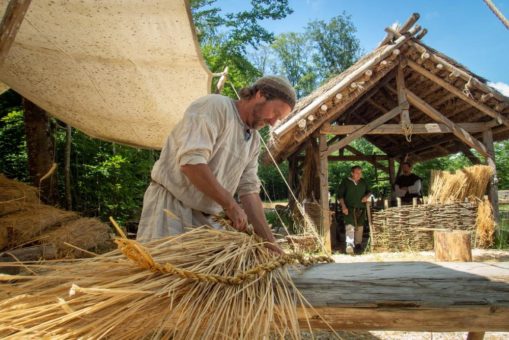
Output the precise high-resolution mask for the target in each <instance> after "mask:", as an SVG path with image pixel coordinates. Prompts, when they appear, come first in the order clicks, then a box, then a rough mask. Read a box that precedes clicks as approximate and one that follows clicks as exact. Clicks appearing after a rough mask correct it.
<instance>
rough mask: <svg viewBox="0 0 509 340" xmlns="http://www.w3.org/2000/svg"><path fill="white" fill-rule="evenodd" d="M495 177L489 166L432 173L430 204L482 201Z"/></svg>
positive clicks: (475, 166)
mask: <svg viewBox="0 0 509 340" xmlns="http://www.w3.org/2000/svg"><path fill="white" fill-rule="evenodd" d="M492 176H493V169H492V168H491V167H489V166H487V165H474V166H471V167H467V168H464V169H461V170H458V171H456V172H455V173H451V172H448V171H435V170H433V171H431V180H430V189H429V197H428V202H429V203H442V204H444V203H452V202H457V201H464V200H465V199H473V198H478V199H481V198H482V197H483V195H484V193H485V192H486V187H487V186H488V183H489V182H490V180H491V177H492Z"/></svg>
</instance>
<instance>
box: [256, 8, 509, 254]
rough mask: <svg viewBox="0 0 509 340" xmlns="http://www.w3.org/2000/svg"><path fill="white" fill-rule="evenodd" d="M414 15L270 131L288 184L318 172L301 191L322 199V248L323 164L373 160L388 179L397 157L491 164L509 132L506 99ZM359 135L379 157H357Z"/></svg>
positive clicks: (326, 216)
mask: <svg viewBox="0 0 509 340" xmlns="http://www.w3.org/2000/svg"><path fill="white" fill-rule="evenodd" d="M418 18H419V15H418V14H413V15H412V16H411V17H410V18H409V19H408V20H407V21H406V22H405V23H404V24H403V25H401V26H399V27H397V28H387V29H386V32H387V36H386V37H385V38H384V40H383V41H382V42H381V43H380V45H379V47H378V48H376V49H375V50H374V51H372V52H370V53H368V54H367V55H365V56H363V57H362V58H361V59H360V60H359V61H358V62H357V63H355V64H354V65H353V66H351V67H350V68H348V69H347V70H346V71H344V72H343V73H341V74H340V75H338V76H336V77H334V78H332V79H331V80H330V81H328V82H327V83H326V84H324V85H323V86H321V87H320V88H318V89H317V90H315V91H314V92H313V93H311V94H310V95H309V96H307V97H305V98H302V99H301V100H300V101H299V102H298V103H297V105H296V107H295V109H294V111H293V112H292V113H291V114H290V115H289V116H288V117H287V118H286V119H285V120H284V121H281V122H280V123H279V124H278V125H277V126H275V127H274V128H273V129H272V130H271V141H270V143H269V146H268V151H269V152H270V155H269V153H267V152H266V153H265V156H264V157H265V161H269V160H270V156H272V157H273V158H274V161H275V162H281V161H283V160H285V159H288V160H289V172H290V173H289V177H290V178H289V183H290V186H291V187H292V190H293V189H295V188H296V187H297V186H298V185H299V184H298V183H299V179H298V173H299V171H300V170H302V168H304V167H307V166H308V167H309V166H311V167H313V168H314V169H315V170H316V171H312V172H308V173H316V174H317V176H315V177H314V184H312V185H311V186H312V187H314V188H315V189H316V190H309V189H308V190H307V191H308V192H313V193H312V194H311V195H313V196H314V198H316V199H317V200H319V201H320V204H321V209H322V211H321V221H320V224H321V230H322V232H323V235H324V238H325V244H326V246H328V247H329V249H330V245H331V240H330V213H329V205H328V195H329V190H328V170H327V168H328V166H327V165H328V161H341V160H363V161H368V162H371V163H373V164H376V166H377V167H378V168H379V169H381V170H383V171H386V172H387V173H388V174H389V177H390V179H391V183H393V181H394V177H395V171H394V164H395V161H401V160H404V159H410V160H412V161H414V162H419V161H425V160H430V159H434V158H437V157H441V156H446V155H449V154H454V153H458V152H463V153H464V154H465V156H467V157H468V159H469V160H470V161H471V162H472V163H474V164H479V163H481V162H485V163H487V164H489V165H490V166H491V167H493V168H494V169H495V170H496V163H495V158H494V149H493V142H494V141H500V140H504V139H506V138H507V137H508V136H509V98H508V97H505V96H503V95H502V94H500V93H499V92H498V91H496V90H495V89H493V88H492V87H490V86H488V85H487V84H486V80H485V79H483V78H481V77H479V76H477V75H475V74H473V73H472V72H470V71H469V70H468V69H467V68H466V67H464V66H463V65H461V64H459V63H457V62H456V61H454V60H452V59H451V58H449V57H447V56H445V55H443V54H441V53H440V52H438V51H436V50H434V49H432V48H430V47H429V46H426V45H425V44H424V43H422V41H421V38H422V37H423V36H424V35H425V34H426V32H427V31H426V29H423V28H421V27H420V26H419V25H417V24H416V21H417V20H418ZM361 137H363V138H365V139H367V140H368V141H369V142H370V143H372V144H373V145H375V146H376V147H377V148H379V149H380V150H381V151H382V152H383V153H384V155H364V154H362V153H361V152H359V151H358V150H356V149H354V148H353V147H351V146H350V145H349V144H350V143H351V142H352V141H353V140H355V139H358V138H361ZM472 149H473V150H475V151H477V153H478V154H479V155H481V156H482V158H483V159H479V158H478V157H477V156H476V155H475V154H474V153H473V152H472V151H471V150H472ZM344 150H348V151H349V152H348V153H349V154H348V155H345V154H344ZM304 155H305V156H304ZM381 160H384V161H388V162H387V163H386V164H388V166H386V165H384V164H381V163H380V161H381ZM306 162H311V163H313V164H311V165H310V164H306ZM299 169H300V170H299ZM495 174H496V172H495ZM306 180H308V181H309V179H306ZM311 181H312V182H313V179H312V180H311ZM496 182H497V181H496V175H495V176H494V180H493V181H492V183H491V185H490V189H489V197H490V200H491V201H492V204H493V206H494V207H495V211H497V208H498V202H497V185H496ZM301 184H302V183H301ZM301 186H302V185H301ZM301 190H303V188H302V187H301ZM304 190H306V189H304ZM495 217H496V218H498V215H497V214H496V216H495Z"/></svg>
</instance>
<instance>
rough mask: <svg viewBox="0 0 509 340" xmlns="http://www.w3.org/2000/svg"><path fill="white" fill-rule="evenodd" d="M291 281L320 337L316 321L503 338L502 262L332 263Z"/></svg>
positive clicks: (506, 304)
mask: <svg viewBox="0 0 509 340" xmlns="http://www.w3.org/2000/svg"><path fill="white" fill-rule="evenodd" d="M292 277H293V279H294V282H295V284H296V286H297V287H298V288H299V290H300V291H301V292H302V293H303V295H304V296H305V297H306V299H307V300H308V301H309V302H310V303H311V305H312V306H313V307H314V309H315V310H316V312H317V313H313V312H311V325H312V327H313V328H314V329H328V327H327V325H326V324H325V323H324V322H323V321H322V319H321V318H320V317H318V315H317V314H319V315H321V316H322V317H323V318H324V319H325V320H326V321H327V322H328V323H329V324H330V325H331V326H332V327H333V328H334V329H335V330H395V331H422V332H424V331H426V332H427V331H434V332H449V331H468V332H481V333H477V336H478V337H476V334H475V333H471V334H469V338H471V339H473V338H482V334H483V333H482V332H485V331H509V262H493V263H476V262H468V263H429V262H377V263H367V262H364V263H333V264H324V265H317V266H313V267H311V268H308V269H305V270H303V271H302V272H300V273H299V272H297V271H295V272H292ZM308 312H309V310H308ZM302 313H303V311H302V310H301V311H300V315H301V318H300V322H301V325H302V326H303V327H305V326H306V324H305V320H304V318H302V315H303V314H302Z"/></svg>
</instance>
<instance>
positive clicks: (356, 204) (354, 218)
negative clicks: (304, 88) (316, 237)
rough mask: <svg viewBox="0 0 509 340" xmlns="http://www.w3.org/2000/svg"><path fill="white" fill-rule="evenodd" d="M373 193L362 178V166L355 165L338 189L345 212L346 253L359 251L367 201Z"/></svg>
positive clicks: (340, 202) (342, 208) (342, 209)
mask: <svg viewBox="0 0 509 340" xmlns="http://www.w3.org/2000/svg"><path fill="white" fill-rule="evenodd" d="M370 195H371V191H370V190H369V187H368V184H367V183H366V181H365V180H364V179H363V178H362V168H361V167H360V166H354V167H352V169H351V174H350V177H348V178H345V179H344V180H343V182H341V185H340V186H339V190H338V198H339V204H340V205H341V211H342V212H343V218H344V221H345V233H346V253H347V254H353V253H354V247H355V252H357V253H359V252H360V250H361V243H362V232H363V227H364V223H365V221H366V202H367V201H368V199H369V196H370Z"/></svg>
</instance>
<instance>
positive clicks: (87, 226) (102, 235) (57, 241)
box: [33, 217, 113, 258]
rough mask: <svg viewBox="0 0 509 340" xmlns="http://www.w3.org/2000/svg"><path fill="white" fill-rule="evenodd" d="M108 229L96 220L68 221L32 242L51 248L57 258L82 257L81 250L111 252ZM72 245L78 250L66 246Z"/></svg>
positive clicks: (80, 219)
mask: <svg viewBox="0 0 509 340" xmlns="http://www.w3.org/2000/svg"><path fill="white" fill-rule="evenodd" d="M109 232H110V227H109V226H108V225H107V224H105V223H102V222H101V221H99V220H98V219H96V218H86V217H83V218H79V219H77V220H74V221H70V222H68V223H66V224H64V225H62V226H61V227H60V228H57V229H55V230H51V231H49V232H47V233H44V234H43V235H41V237H39V238H37V239H35V240H33V241H36V242H37V243H41V244H44V245H49V246H52V247H53V248H54V249H55V250H56V256H57V257H58V258H76V257H82V256H83V255H84V252H83V251H82V250H80V249H79V248H81V249H85V250H93V251H96V252H97V251H99V252H101V251H102V252H104V250H103V249H108V250H111V249H112V247H113V242H112V241H111V237H110V234H109ZM68 244H72V245H74V246H76V247H78V248H73V247H70V246H68Z"/></svg>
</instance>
